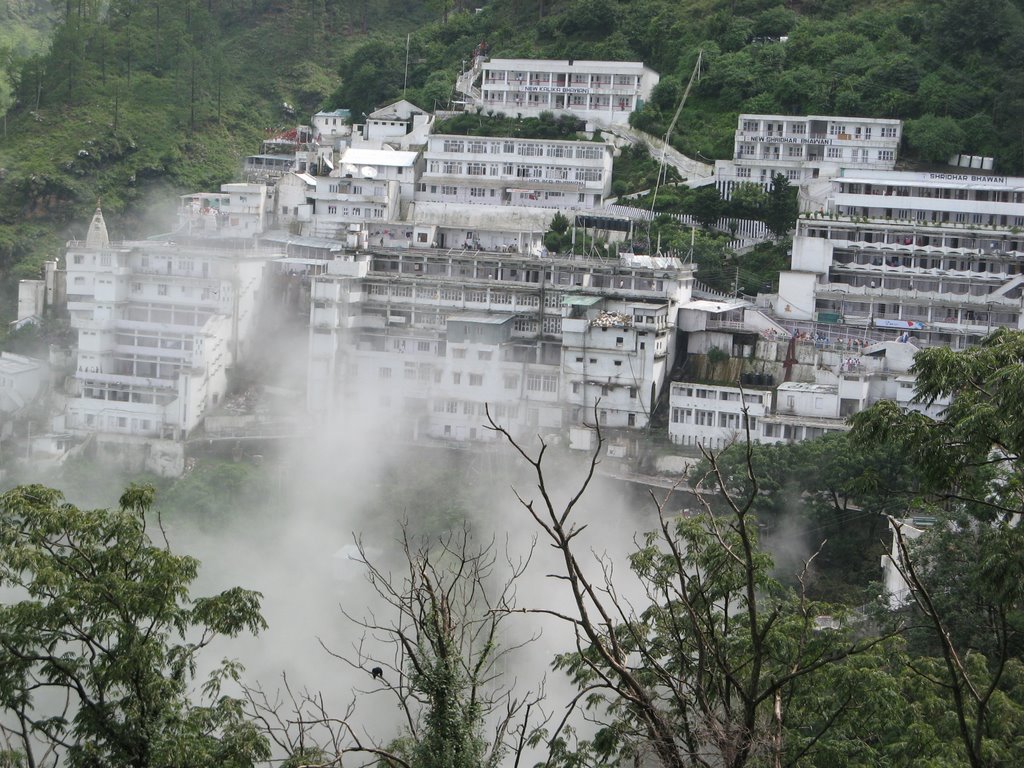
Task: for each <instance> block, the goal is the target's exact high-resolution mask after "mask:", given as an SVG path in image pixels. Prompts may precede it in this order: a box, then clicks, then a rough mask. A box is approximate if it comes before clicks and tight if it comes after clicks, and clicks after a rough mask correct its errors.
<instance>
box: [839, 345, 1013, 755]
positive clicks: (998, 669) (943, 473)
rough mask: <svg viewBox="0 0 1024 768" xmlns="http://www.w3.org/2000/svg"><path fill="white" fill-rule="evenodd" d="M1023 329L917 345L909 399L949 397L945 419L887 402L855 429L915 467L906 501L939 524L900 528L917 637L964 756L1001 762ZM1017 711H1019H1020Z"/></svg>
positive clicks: (1009, 671)
mask: <svg viewBox="0 0 1024 768" xmlns="http://www.w3.org/2000/svg"><path fill="white" fill-rule="evenodd" d="M1022 363H1024V333H1021V332H1019V331H1008V330H1005V329H1000V330H998V331H996V332H995V333H993V334H991V335H990V336H988V337H987V338H986V339H984V341H983V342H982V344H981V345H979V346H977V347H971V348H969V349H967V350H964V351H960V352H954V351H952V350H950V349H948V348H933V349H928V350H922V351H921V352H919V353H918V354H917V355H916V357H915V359H914V367H913V369H912V372H913V373H914V374H915V375H916V376H917V387H916V391H915V399H914V402H915V403H917V404H927V405H932V404H934V403H936V402H937V401H938V400H939V399H940V398H948V400H949V405H948V406H947V407H946V408H945V409H944V411H943V418H942V419H940V420H936V419H933V418H931V417H929V416H927V415H925V414H924V413H919V412H916V411H913V410H911V411H907V412H901V411H900V410H899V409H895V408H893V407H892V404H891V403H880V404H877V405H875V406H873V407H872V408H871V409H869V410H868V411H865V412H864V413H861V414H858V415H857V416H856V417H855V419H854V437H855V438H856V439H858V440H860V441H862V442H872V443H884V444H887V445H889V446H892V447H893V448H894V449H896V450H899V451H901V452H902V453H903V454H904V455H906V457H907V460H908V461H910V462H913V464H914V465H915V466H916V467H917V468H918V471H919V472H920V494H919V496H918V497H917V498H916V499H915V500H914V504H913V506H911V505H908V507H910V508H911V509H916V511H917V512H918V513H919V514H921V513H927V514H931V515H932V516H933V517H934V519H935V525H934V526H932V528H931V529H929V530H926V531H925V532H924V533H922V534H921V536H920V538H919V539H918V541H917V542H910V541H908V539H907V538H906V537H905V536H904V535H902V532H901V533H899V534H897V545H898V558H897V562H896V564H897V565H898V566H899V568H900V570H901V572H902V573H903V574H904V576H905V578H906V580H907V582H908V584H909V585H910V588H911V596H912V598H913V601H914V611H915V613H917V614H918V615H919V616H920V617H921V619H922V625H923V627H926V628H927V629H926V630H923V633H922V634H917V633H915V636H914V638H915V640H916V641H917V642H919V643H920V644H922V645H923V647H924V648H926V649H930V650H932V651H933V652H934V653H936V655H939V656H940V657H941V658H942V661H943V663H942V664H941V665H940V666H937V667H936V670H935V671H934V672H933V673H932V679H934V680H937V681H939V684H940V685H941V686H942V687H943V688H944V689H945V691H947V692H948V695H949V698H950V703H951V706H952V712H953V714H954V715H955V717H956V722H957V725H958V730H959V734H958V735H959V736H960V739H961V742H962V744H963V747H964V753H965V758H966V761H967V762H968V763H969V764H970V765H971V766H974V767H975V768H981V766H988V765H1001V764H1004V763H1003V762H1002V761H1003V760H1004V759H1005V758H1004V756H1003V755H1004V754H1005V749H1006V746H1005V744H1004V743H1003V741H1002V739H1003V738H1009V739H1011V740H1015V739H1019V738H1020V734H1019V733H1017V732H1016V730H1014V729H1010V731H1008V732H1007V731H1003V732H1002V733H1001V734H1000V736H999V737H993V736H994V733H995V732H996V731H997V730H1000V727H999V726H1000V724H1001V722H1002V721H1001V718H1002V717H1003V715H1004V714H1005V713H1004V712H1003V711H1002V707H1003V706H1004V705H1005V706H1009V707H1010V709H1011V710H1014V709H1018V710H1019V703H1018V704H1016V705H1011V700H1012V699H1013V698H1015V693H1014V691H1013V689H1012V688H1010V687H1008V686H1012V685H1014V684H1015V679H1014V678H1015V675H1016V674H1017V672H1018V671H1019V663H1020V654H1021V652H1022V650H1024V640H1022V631H1024V590H1022V587H1021V585H1022V584H1024V555H1022V553H1024V540H1022V534H1021V532H1020V527H1019V525H1018V521H1019V516H1020V514H1021V512H1022V511H1024V472H1022V470H1024V465H1022V464H1021V458H1020V457H1021V453H1020V449H1021V448H1024V430H1022V427H1021V425H1020V424H1019V423H1018V421H1019V419H1018V418H1017V414H1018V413H1019V412H1020V408H1021V404H1022V403H1024V374H1022V371H1024V365H1022ZM1016 717H1019V714H1017V715H1016Z"/></svg>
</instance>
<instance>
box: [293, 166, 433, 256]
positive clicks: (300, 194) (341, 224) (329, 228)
mask: <svg viewBox="0 0 1024 768" xmlns="http://www.w3.org/2000/svg"><path fill="white" fill-rule="evenodd" d="M417 160H418V154H417V153H416V152H396V151H393V150H380V149H364V148H352V147H350V148H348V149H346V150H345V152H344V153H343V154H342V156H341V162H340V163H339V165H338V168H337V169H336V170H334V171H332V172H331V174H330V175H329V176H310V175H309V174H305V173H293V174H289V175H287V176H285V177H284V178H282V179H281V180H280V181H279V182H278V183H277V185H276V187H275V192H276V195H275V206H276V207H275V213H276V219H277V222H278V223H279V224H281V225H284V226H286V227H288V229H289V230H290V231H291V232H292V233H293V234H299V235H303V236H307V237H319V238H333V239H337V240H340V241H342V242H343V243H345V244H346V245H347V246H348V247H351V248H360V247H366V246H367V244H368V243H369V237H370V234H371V233H376V232H378V231H383V230H384V229H386V228H387V227H386V226H385V225H387V224H388V223H389V222H395V221H397V220H398V219H399V218H400V214H401V202H402V200H403V196H405V198H404V199H406V200H408V199H411V196H412V192H413V189H414V187H415V183H416V176H417V173H418V162H417ZM389 239H390V238H389ZM408 240H409V238H404V242H405V243H406V244H407V243H408Z"/></svg>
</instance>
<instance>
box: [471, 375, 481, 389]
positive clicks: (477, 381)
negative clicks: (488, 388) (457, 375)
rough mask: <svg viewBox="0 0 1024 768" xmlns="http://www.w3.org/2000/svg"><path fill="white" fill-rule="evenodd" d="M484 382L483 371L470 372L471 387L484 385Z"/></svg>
mask: <svg viewBox="0 0 1024 768" xmlns="http://www.w3.org/2000/svg"><path fill="white" fill-rule="evenodd" d="M483 384H484V375H483V374H482V373H471V374H469V386H471V387H482V386H483Z"/></svg>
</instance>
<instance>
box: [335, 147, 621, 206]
mask: <svg viewBox="0 0 1024 768" xmlns="http://www.w3.org/2000/svg"><path fill="white" fill-rule="evenodd" d="M427 172H428V173H443V174H445V175H446V176H478V177H479V176H490V177H492V178H499V177H505V178H512V177H515V178H517V179H549V180H551V181H601V180H602V179H603V178H604V171H603V170H602V169H600V168H570V167H568V166H547V165H516V164H513V163H504V164H498V163H461V162H458V161H450V162H442V161H440V160H431V161H430V162H429V163H428V164H427ZM445 189H446V188H444V187H442V191H443V192H444V194H454V193H453V192H452V193H449V192H446V191H444V190H445ZM334 207H335V206H330V208H334ZM345 210H346V211H347V210H348V209H347V208H346V209H345ZM355 211H356V215H358V211H359V209H358V208H356V209H355ZM332 212H333V211H332Z"/></svg>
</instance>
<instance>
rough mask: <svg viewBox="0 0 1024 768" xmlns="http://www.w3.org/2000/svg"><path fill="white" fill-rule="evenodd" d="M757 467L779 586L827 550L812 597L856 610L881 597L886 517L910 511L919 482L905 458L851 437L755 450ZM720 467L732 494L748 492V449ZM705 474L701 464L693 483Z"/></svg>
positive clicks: (760, 507) (734, 452)
mask: <svg viewBox="0 0 1024 768" xmlns="http://www.w3.org/2000/svg"><path fill="white" fill-rule="evenodd" d="M750 462H751V464H752V467H753V472H754V474H755V476H756V477H757V481H758V487H759V488H760V490H761V493H760V494H759V495H758V496H757V497H756V499H755V500H754V511H755V512H756V513H757V516H758V519H759V520H760V522H761V523H762V524H763V525H764V527H765V531H766V533H765V536H766V538H765V541H766V545H767V547H768V548H769V549H770V550H772V551H773V552H775V553H776V559H777V560H778V561H779V562H780V564H781V571H782V572H781V574H780V578H783V580H784V581H787V583H789V584H790V585H792V584H793V579H794V578H795V574H796V573H798V571H799V569H800V568H801V567H802V561H803V560H804V559H806V558H807V557H810V555H811V554H813V553H814V552H815V551H817V550H818V548H819V547H822V545H823V543H824V546H823V547H822V549H821V552H820V553H819V554H818V556H817V557H816V558H815V559H814V562H813V567H812V568H811V570H810V573H809V578H808V580H807V582H806V586H807V589H808V594H809V595H811V596H812V597H816V598H820V599H825V600H837V601H850V602H852V603H855V604H860V603H863V602H866V601H867V600H868V599H869V598H871V597H874V594H872V593H870V589H872V587H871V583H872V582H874V581H875V580H877V578H878V561H879V557H880V556H881V555H882V554H883V548H882V546H881V544H880V542H879V539H880V538H881V535H882V533H883V532H884V530H885V522H884V521H885V517H884V515H885V514H887V513H888V514H898V513H899V511H900V510H902V509H903V507H904V505H905V503H906V501H905V496H903V495H901V494H906V493H909V492H910V490H911V488H912V487H913V483H914V478H915V474H914V472H913V465H912V463H909V462H908V461H907V460H906V459H905V458H904V457H903V454H902V453H901V452H900V451H898V450H895V449H893V448H890V447H889V446H886V445H884V444H883V445H878V444H875V443H868V444H863V445H862V444H860V443H857V442H855V441H853V440H851V438H850V437H849V435H847V434H832V435H825V436H824V437H821V438H818V439H816V440H807V441H804V442H800V443H792V444H788V443H780V444H776V445H762V444H757V445H752V446H751V449H750ZM717 463H718V466H719V468H720V471H721V473H722V477H723V479H724V481H725V484H726V487H727V488H728V489H729V490H730V492H732V493H736V494H741V493H748V492H749V488H750V482H749V478H748V477H747V451H746V446H744V445H734V446H732V447H730V448H727V449H726V450H724V451H723V452H722V453H721V454H719V456H718V458H717ZM706 472H707V467H706V465H705V464H702V465H699V466H698V467H697V468H696V469H695V470H694V475H693V476H694V477H696V478H702V477H705V476H706Z"/></svg>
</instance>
